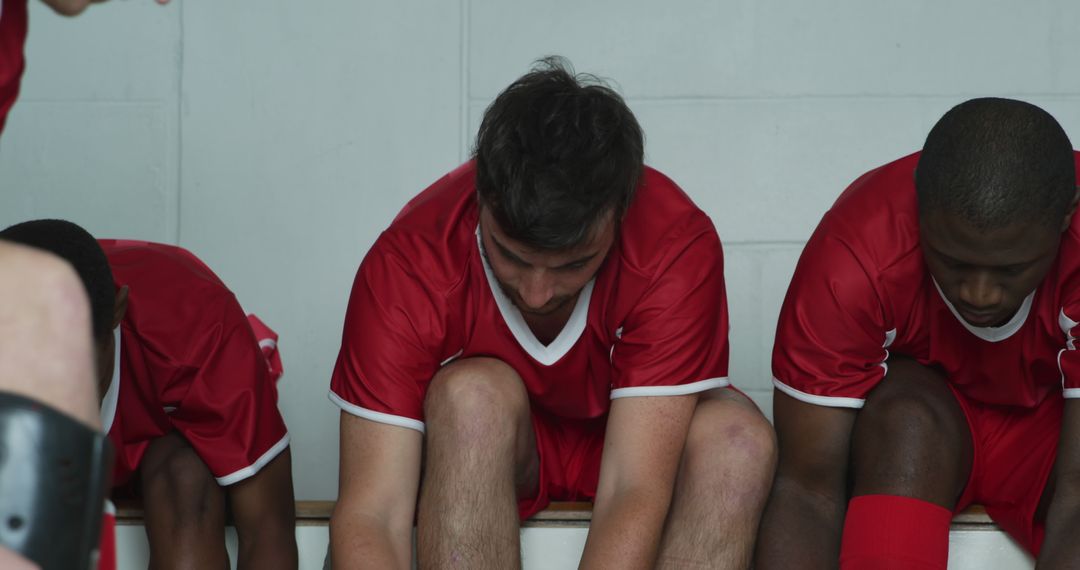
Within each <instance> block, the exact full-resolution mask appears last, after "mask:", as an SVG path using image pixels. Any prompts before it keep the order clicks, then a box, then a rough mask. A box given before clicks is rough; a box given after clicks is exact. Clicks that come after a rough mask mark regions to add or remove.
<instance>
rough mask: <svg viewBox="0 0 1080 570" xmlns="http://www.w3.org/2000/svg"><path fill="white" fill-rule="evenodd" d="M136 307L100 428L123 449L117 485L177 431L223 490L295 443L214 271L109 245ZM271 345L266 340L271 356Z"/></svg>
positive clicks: (117, 276) (128, 244) (122, 338)
mask: <svg viewBox="0 0 1080 570" xmlns="http://www.w3.org/2000/svg"><path fill="white" fill-rule="evenodd" d="M100 243H101V247H102V248H103V249H104V250H105V254H106V255H107V256H108V259H109V265H110V267H111V268H112V272H113V278H114V280H115V281H116V286H117V288H119V287H121V286H123V285H127V286H128V308H127V313H126V314H125V316H124V319H123V321H122V322H121V324H120V327H119V328H118V330H117V332H115V333H114V334H116V335H118V336H119V338H118V339H117V343H116V350H117V358H116V366H115V369H114V370H115V372H114V374H113V380H112V385H111V386H110V387H109V390H108V392H107V394H106V395H105V399H104V401H103V402H102V410H101V411H102V428H103V429H104V430H105V431H106V432H108V434H109V439H110V440H111V441H112V443H113V445H114V446H115V448H116V466H115V469H114V471H113V484H114V485H117V486H119V485H122V484H124V483H125V482H127V481H128V479H129V478H130V477H131V475H132V473H133V472H134V471H135V470H136V469H137V468H138V465H139V461H140V460H141V459H142V456H143V453H144V452H145V451H146V448H147V446H148V445H149V444H150V442H151V441H153V440H154V439H157V438H158V437H161V436H163V435H165V434H166V433H169V432H170V431H173V430H176V431H178V432H179V433H180V434H181V435H183V436H184V438H185V439H187V441H188V442H190V443H191V445H192V447H193V448H194V449H195V451H196V453H198V454H199V457H201V458H202V460H203V461H204V462H205V463H206V465H207V466H208V467H209V468H210V471H211V472H212V473H213V474H214V477H216V478H217V481H218V483H219V484H221V485H231V484H233V483H236V482H237V481H241V480H243V479H246V478H247V477H250V476H251V475H254V474H255V473H257V472H258V471H259V469H261V468H262V467H263V466H264V465H266V464H267V463H269V462H270V460H272V459H273V458H274V457H276V456H277V455H278V454H279V453H281V452H282V451H283V450H284V449H285V447H286V446H288V444H289V436H288V433H287V432H286V430H285V423H284V421H283V420H282V418H281V414H280V412H279V411H278V408H277V388H276V386H275V384H274V380H275V379H276V377H275V375H274V372H273V371H272V369H271V365H270V364H269V363H268V360H267V357H266V355H264V352H263V348H260V340H259V339H257V338H256V336H255V334H254V333H253V332H252V325H251V324H249V321H248V318H247V317H245V316H244V312H243V310H241V308H240V305H239V303H237V301H236V298H235V297H234V296H233V294H232V292H231V291H229V290H228V289H227V288H226V287H225V285H224V284H223V283H222V282H221V280H220V279H218V277H217V276H216V275H214V273H213V272H211V271H210V269H209V268H207V267H206V265H204V264H203V263H202V262H201V261H199V260H198V259H197V258H196V257H195V256H194V255H192V254H191V253H189V252H187V251H186V250H183V249H180V248H178V247H173V246H169V245H162V244H156V243H148V242H141V241H126V240H101V241H100ZM272 340H273V339H266V340H264V341H263V342H262V344H263V345H264V348H265V349H267V350H269V349H271V348H273V349H276V344H273V346H271V344H272Z"/></svg>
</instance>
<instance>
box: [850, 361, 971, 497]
mask: <svg viewBox="0 0 1080 570" xmlns="http://www.w3.org/2000/svg"><path fill="white" fill-rule="evenodd" d="M888 364H889V368H888V372H887V374H886V376H885V379H884V380H883V381H882V382H881V383H880V384H879V385H878V386H877V387H876V388H874V390H873V391H872V392H871V393H870V395H869V397H867V399H866V404H865V405H864V407H863V409H862V410H860V411H859V413H858V415H857V416H856V420H855V426H854V432H853V434H852V455H851V466H852V472H853V475H854V477H853V478H854V490H853V494H854V495H856V496H859V495H873V494H885V495H900V496H905V497H912V498H916V499H921V500H924V501H929V502H932V503H935V504H937V505H940V506H942V507H945V508H948V509H952V508H954V506H955V505H956V503H957V500H958V498H959V497H960V495H961V493H962V491H963V490H964V488H965V487H966V486H967V483H968V479H969V477H970V474H971V471H972V464H973V461H974V459H973V458H974V446H973V444H972V436H971V428H970V426H969V423H968V418H967V415H966V414H965V412H964V408H963V406H962V405H961V403H960V402H959V401H958V400H957V398H956V396H955V395H954V394H953V392H952V390H951V389H950V388H949V386H948V382H947V379H946V378H945V376H944V375H943V374H942V373H941V372H939V371H937V370H935V369H932V368H929V367H926V366H923V365H921V364H918V363H917V362H915V361H913V360H910V359H907V358H904V357H898V358H892V359H890V360H889V363H888Z"/></svg>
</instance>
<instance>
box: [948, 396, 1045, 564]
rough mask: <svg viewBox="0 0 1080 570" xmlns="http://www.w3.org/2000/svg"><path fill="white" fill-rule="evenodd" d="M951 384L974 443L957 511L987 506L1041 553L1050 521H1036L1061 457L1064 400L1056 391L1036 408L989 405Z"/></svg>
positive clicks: (1004, 526) (1006, 528)
mask: <svg viewBox="0 0 1080 570" xmlns="http://www.w3.org/2000/svg"><path fill="white" fill-rule="evenodd" d="M949 387H950V388H951V389H952V390H953V395H954V396H955V397H956V401H957V402H958V403H959V404H960V407H961V408H962V409H963V410H964V416H965V417H966V418H967V423H968V428H969V429H970V430H971V441H972V448H973V457H972V462H971V475H970V476H969V477H968V482H967V485H966V486H965V487H964V492H963V494H961V496H960V500H959V501H958V502H957V503H956V511H957V512H959V511H961V510H963V509H965V508H967V507H968V506H969V505H972V504H980V505H983V506H985V507H986V512H987V514H989V515H990V518H992V519H994V522H996V523H997V524H998V526H1000V527H1001V528H1002V529H1003V530H1004V531H1005V532H1007V533H1009V535H1010V536H1012V537H1013V538H1014V539H1015V540H1016V541H1017V542H1019V543H1020V545H1021V546H1023V547H1024V548H1025V549H1026V550H1027V551H1028V552H1031V553H1033V554H1035V555H1038V553H1039V549H1040V548H1041V547H1042V541H1043V536H1044V533H1045V523H1046V521H1043V520H1035V511H1036V509H1038V507H1039V501H1040V500H1041V499H1042V494H1043V489H1045V488H1046V483H1047V481H1048V480H1049V478H1050V471H1051V470H1052V469H1053V468H1054V460H1055V459H1056V458H1057V445H1058V437H1059V435H1060V432H1061V415H1062V410H1063V409H1064V406H1063V404H1064V399H1063V398H1062V397H1061V394H1054V395H1051V396H1049V397H1047V398H1046V399H1045V400H1043V402H1042V403H1041V404H1039V405H1038V406H1037V407H1035V408H1031V409H1028V408H1011V407H1002V406H989V405H986V404H982V403H979V402H975V401H972V400H970V399H968V398H967V397H965V396H963V395H962V394H960V393H959V392H957V391H956V389H954V388H952V385H950V386H949Z"/></svg>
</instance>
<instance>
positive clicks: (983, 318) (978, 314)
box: [958, 309, 1001, 327]
mask: <svg viewBox="0 0 1080 570" xmlns="http://www.w3.org/2000/svg"><path fill="white" fill-rule="evenodd" d="M958 312H959V313H960V316H961V317H963V318H964V320H965V321H967V322H968V323H969V324H971V325H972V326H976V327H992V326H994V325H995V324H997V322H998V321H1000V320H1001V319H999V318H998V313H997V312H996V311H993V312H986V311H969V310H965V309H960V310H959V311H958Z"/></svg>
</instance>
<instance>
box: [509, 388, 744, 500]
mask: <svg viewBox="0 0 1080 570" xmlns="http://www.w3.org/2000/svg"><path fill="white" fill-rule="evenodd" d="M718 389H720V390H732V391H734V392H737V393H739V394H741V395H742V396H743V397H746V394H743V393H742V392H740V391H739V390H738V389H737V388H735V387H734V386H725V387H724V388H718ZM747 401H750V399H749V398H747ZM532 425H533V434H535V436H536V452H537V454H538V455H539V456H540V481H539V484H538V485H537V490H536V494H535V495H533V496H531V497H521V498H519V499H518V516H520V517H521V520H525V519H527V518H529V517H531V516H533V515H535V514H536V513H538V512H540V511H542V510H544V509H546V508H547V506H548V505H549V504H550V503H551V501H592V500H593V499H594V498H596V485H597V483H599V481H600V456H601V454H602V453H603V451H604V430H605V429H606V428H607V415H606V414H605V415H604V416H602V417H599V418H595V419H591V420H573V419H566V418H562V417H558V416H553V415H551V414H548V413H545V412H543V411H542V410H538V409H536V408H533V410H532Z"/></svg>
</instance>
